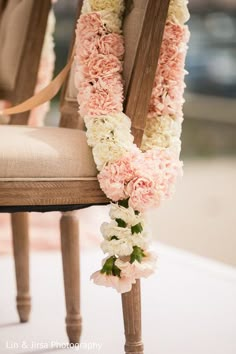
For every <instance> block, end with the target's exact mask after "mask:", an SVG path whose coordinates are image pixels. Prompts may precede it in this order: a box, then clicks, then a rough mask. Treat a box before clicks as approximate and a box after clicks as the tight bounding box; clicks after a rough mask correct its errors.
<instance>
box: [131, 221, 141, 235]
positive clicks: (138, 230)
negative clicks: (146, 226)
mask: <svg viewBox="0 0 236 354" xmlns="http://www.w3.org/2000/svg"><path fill="white" fill-rule="evenodd" d="M142 231H143V227H142V224H141V222H140V223H139V224H136V225H134V226H131V232H132V234H140V233H141V232H142Z"/></svg>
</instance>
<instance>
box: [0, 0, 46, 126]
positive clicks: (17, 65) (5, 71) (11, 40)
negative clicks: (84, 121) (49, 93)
mask: <svg viewBox="0 0 236 354" xmlns="http://www.w3.org/2000/svg"><path fill="white" fill-rule="evenodd" d="M50 8H51V0H43V1H35V0H0V43H1V51H0V99H3V100H7V101H10V102H11V103H12V104H13V105H16V104H18V103H20V102H22V101H24V100H25V99H27V98H29V97H30V96H32V95H33V93H34V89H35V85H36V79H37V73H38V68H39V62H40V56H41V51H42V46H43V40H44V36H45V31H46V26H47V19H48V13H49V10H50ZM28 117H29V112H25V113H20V114H17V115H15V116H12V117H11V124H27V120H28Z"/></svg>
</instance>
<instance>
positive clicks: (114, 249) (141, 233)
mask: <svg viewBox="0 0 236 354" xmlns="http://www.w3.org/2000/svg"><path fill="white" fill-rule="evenodd" d="M109 215H110V217H111V222H109V223H108V222H105V223H103V224H102V226H101V232H102V235H103V237H104V239H105V240H104V241H103V243H102V245H101V247H102V250H103V252H104V253H108V254H109V256H118V257H124V256H130V255H131V253H132V252H133V248H134V246H137V247H140V248H141V249H143V250H145V249H147V248H148V244H149V242H150V234H149V233H148V232H147V231H146V230H145V229H144V224H145V221H144V217H143V215H142V214H141V213H139V214H138V215H137V214H135V212H134V210H133V208H131V207H128V208H125V207H123V206H120V205H118V204H113V203H112V204H111V210H110V214H109ZM119 221H122V223H124V224H123V226H119ZM137 225H138V230H137V232H134V231H132V227H135V226H137ZM140 227H141V229H140Z"/></svg>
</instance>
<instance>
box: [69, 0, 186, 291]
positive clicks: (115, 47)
mask: <svg viewBox="0 0 236 354" xmlns="http://www.w3.org/2000/svg"><path fill="white" fill-rule="evenodd" d="M123 11H124V1H123V0H109V1H108V0H85V1H84V4H83V8H82V15H81V16H80V19H79V21H78V24H77V29H76V57H75V62H76V74H75V85H76V87H77V89H78V96H77V98H78V103H79V113H80V114H81V116H82V117H83V118H84V121H85V125H86V128H87V132H86V134H87V139H88V144H89V146H91V147H92V152H93V157H94V160H95V163H96V165H97V169H98V170H99V174H98V180H99V183H100V186H101V188H102V190H103V191H104V193H105V194H106V195H107V197H108V198H109V199H111V201H112V203H111V209H110V218H111V221H110V222H109V223H103V224H102V226H101V232H102V235H103V237H104V241H103V242H102V245H101V247H102V250H103V252H104V253H106V254H107V255H108V256H107V257H106V258H105V259H104V261H103V264H102V268H101V270H100V271H98V272H95V273H94V274H93V275H92V276H91V279H93V281H94V282H95V283H96V284H98V285H104V286H109V287H113V288H115V289H116V290H117V291H118V292H120V293H124V292H128V291H130V290H131V288H132V284H134V283H135V282H136V279H139V278H142V277H148V276H149V275H151V274H152V273H153V272H154V270H155V264H156V255H155V254H154V252H152V251H150V249H149V241H150V233H149V232H148V230H147V226H146V222H145V217H144V215H145V211H146V210H148V209H150V208H152V207H156V206H159V204H160V202H161V201H162V200H165V199H168V198H170V197H171V195H172V194H173V189H174V184H175V182H176V178H177V176H178V175H181V173H182V163H181V162H180V161H179V153H180V133H181V123H182V120H183V114H182V104H183V90H184V75H185V71H184V61H185V55H186V50H187V42H188V37H189V32H188V28H187V26H185V25H184V22H185V21H186V20H188V16H189V15H188V10H187V3H186V0H172V1H171V2H170V7H169V13H168V18H167V23H166V26H165V31H164V38H163V43H162V47H161V52H160V59H159V63H158V68H157V72H156V77H155V83H154V87H153V91H152V97H151V101H150V106H149V112H148V119H147V125H146V129H145V132H144V137H143V143H142V147H141V149H139V148H138V147H137V146H136V145H135V144H134V143H133V136H132V134H131V121H130V119H129V118H128V117H127V116H126V115H125V114H124V113H122V110H123V80H122V76H121V73H122V60H123V55H124V39H123V36H122V30H121V28H122V15H123Z"/></svg>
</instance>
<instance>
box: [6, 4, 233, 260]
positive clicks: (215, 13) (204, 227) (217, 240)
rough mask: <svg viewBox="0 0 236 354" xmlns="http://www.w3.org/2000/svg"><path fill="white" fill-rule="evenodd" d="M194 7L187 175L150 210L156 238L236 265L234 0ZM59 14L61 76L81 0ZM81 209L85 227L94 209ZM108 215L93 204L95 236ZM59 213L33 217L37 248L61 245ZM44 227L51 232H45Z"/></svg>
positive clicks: (53, 118)
mask: <svg viewBox="0 0 236 354" xmlns="http://www.w3.org/2000/svg"><path fill="white" fill-rule="evenodd" d="M189 10H190V13H191V19H190V21H189V23H188V24H189V27H190V31H191V39H190V43H189V51H188V57H187V62H186V69H187V71H188V72H189V74H188V75H187V76H186V84H187V89H186V93H185V98H186V103H185V105H184V113H185V121H184V124H183V132H182V142H183V143H182V159H183V161H184V165H185V169H184V171H185V176H184V178H183V179H182V181H181V182H180V183H179V185H178V186H177V192H176V195H175V197H174V199H173V201H171V202H166V203H163V205H162V206H161V207H160V208H159V209H158V210H155V211H153V212H152V213H150V222H151V225H152V229H153V236H154V238H155V239H157V240H159V241H161V242H163V243H165V244H168V245H171V246H175V247H178V248H182V249H185V250H188V251H191V252H193V253H196V254H200V255H202V256H206V257H209V258H212V259H215V260H219V261H223V262H225V263H227V264H231V265H236V251H235V250H236V232H235V220H236V215H235V196H236V188H235V186H234V183H235V180H236V159H235V156H236V117H235V115H236V99H235V98H236V69H235V68H236V2H235V0H190V1H189ZM55 12H56V17H57V24H56V32H55V43H56V46H55V50H56V57H57V60H56V69H55V74H56V73H58V72H59V71H60V70H61V69H62V67H63V66H64V64H65V62H66V58H67V52H68V47H69V43H70V38H71V36H72V34H73V28H74V18H75V14H76V1H74V0H60V1H58V2H57V3H56V4H55ZM58 102H59V97H56V99H55V100H54V101H53V102H52V109H51V112H50V113H49V114H48V116H47V119H46V124H47V125H57V124H58V121H59V114H58ZM81 213H83V220H84V223H85V225H86V215H89V213H90V211H88V212H87V214H86V211H83V212H81ZM106 213H107V210H106V209H104V208H97V209H96V208H95V211H94V215H95V218H94V223H95V224H96V220H97V226H96V227H97V228H96V227H95V226H94V230H96V232H95V233H96V236H94V238H97V235H99V224H100V220H101V219H102V218H103V217H104V216H102V214H104V215H106ZM0 218H1V219H0V221H1V225H3V224H4V225H5V228H6V231H5V234H4V235H6V236H5V237H6V240H5V243H6V249H7V247H8V243H9V241H8V238H9V239H10V237H9V235H10V228H9V226H8V225H9V220H8V216H0ZM58 218H59V215H55V216H54V218H53V217H52V214H48V215H40V214H37V215H35V214H33V215H32V223H33V227H34V231H32V239H33V240H32V242H33V244H35V247H36V248H37V249H38V248H42V249H44V248H51V249H54V248H57V247H59V239H58V238H55V227H56V226H55V225H56V224H57V221H58ZM52 220H54V221H53V222H52ZM88 224H89V223H88ZM43 225H44V226H43ZM37 227H38V229H37ZM42 227H44V230H46V228H47V230H48V231H47V232H46V233H42ZM50 227H51V229H50V230H51V233H50V230H49V228H50ZM53 227H54V229H53ZM36 229H37V230H38V231H37V232H36ZM33 235H34V236H33ZM50 235H51V236H50ZM86 235H88V234H86ZM90 236H91V235H90ZM86 237H87V236H84V240H85V239H86ZM92 238H93V237H92ZM88 239H89V238H88V237H87V240H88ZM3 241H4V240H3ZM86 242H87V241H86ZM86 242H85V243H86ZM1 252H4V250H3V249H2V251H1Z"/></svg>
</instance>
